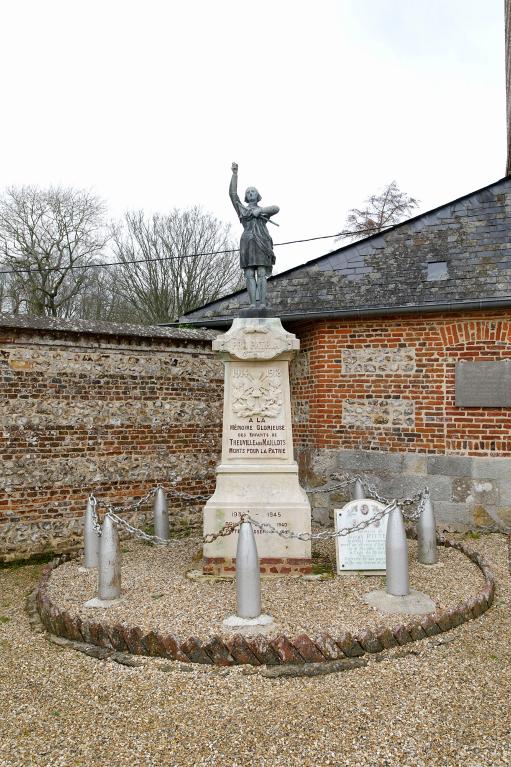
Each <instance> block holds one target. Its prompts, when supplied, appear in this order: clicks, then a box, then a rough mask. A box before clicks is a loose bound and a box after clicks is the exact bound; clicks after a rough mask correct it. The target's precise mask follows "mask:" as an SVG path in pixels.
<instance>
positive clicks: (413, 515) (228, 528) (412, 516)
mask: <svg viewBox="0 0 511 767" xmlns="http://www.w3.org/2000/svg"><path fill="white" fill-rule="evenodd" d="M357 481H359V482H361V483H362V485H363V487H364V491H365V492H366V493H367V494H368V495H369V496H370V497H371V498H372V499H374V500H376V501H378V502H379V503H382V504H383V505H384V508H383V509H380V511H378V512H377V513H376V514H375V515H373V516H372V517H371V518H370V519H369V520H361V521H360V522H358V523H357V524H356V525H353V526H351V527H343V528H341V529H340V530H322V531H320V532H318V533H312V532H311V533H309V532H302V533H296V532H292V531H290V530H279V529H278V528H276V527H274V526H273V525H272V524H271V523H270V522H260V521H259V520H257V519H254V518H253V517H251V516H250V515H249V514H242V515H241V519H240V521H239V522H226V523H225V524H224V525H223V527H222V528H221V529H220V530H218V531H217V532H216V533H208V534H207V535H204V536H203V537H202V541H203V543H213V541H215V540H216V539H217V538H222V537H225V536H228V535H232V534H233V533H235V532H236V531H237V530H238V528H239V526H240V525H241V523H242V522H243V521H249V522H251V524H253V525H254V526H255V527H257V528H259V529H260V530H262V531H263V532H265V533H268V534H275V535H279V536H280V537H281V538H285V539H297V540H300V541H311V540H329V539H331V538H339V537H343V536H345V535H350V534H351V533H356V532H360V531H361V530H364V529H365V528H366V527H369V526H370V525H372V524H374V522H378V521H380V520H382V519H383V518H384V517H385V516H387V514H389V513H390V512H391V511H392V510H393V509H395V508H400V510H401V512H402V514H403V517H405V519H407V520H408V521H410V522H416V521H417V520H418V519H419V517H420V515H421V514H422V511H423V509H424V504H425V502H426V499H427V498H428V497H429V490H428V488H427V487H426V488H424V490H421V491H419V492H418V493H416V494H415V495H414V496H412V497H410V498H402V499H393V500H389V499H387V498H384V497H383V496H381V495H380V494H379V492H378V490H377V489H376V487H375V486H374V485H370V484H368V483H366V482H364V480H363V479H362V478H361V477H359V476H356V477H350V478H347V479H343V480H342V481H340V482H337V483H335V484H333V485H323V486H322V487H319V488H306V492H308V493H320V492H322V493H325V492H331V491H332V490H338V489H341V488H346V487H349V486H350V485H353V484H354V483H355V482H357ZM160 487H162V485H157V486H156V487H155V488H153V489H152V490H149V492H148V493H146V494H145V495H144V496H143V497H142V498H140V499H139V500H138V501H136V502H135V503H133V504H127V505H124V506H113V505H112V504H109V503H104V502H103V503H102V504H101V505H102V506H103V507H104V508H105V509H106V513H107V514H108V516H110V517H111V518H112V519H113V521H114V522H115V523H116V524H117V525H118V526H119V527H120V528H122V529H123V530H125V531H126V532H127V533H129V534H130V535H133V536H134V537H135V538H138V539H140V540H143V541H146V542H148V543H154V544H156V545H160V546H168V545H169V544H170V543H173V542H174V540H173V539H166V538H160V537H159V536H157V535H151V534H149V533H146V532H144V530H141V529H140V528H138V527H135V526H134V525H131V524H130V523H129V522H127V520H125V519H123V518H122V517H120V516H119V513H118V512H121V513H122V512H136V511H138V509H139V508H140V507H141V506H142V505H143V504H144V503H147V501H148V500H149V499H150V498H152V497H153V496H154V495H155V494H156V492H157V491H158V489H159V488H160ZM168 494H169V495H174V496H178V497H181V498H187V499H194V500H198V499H201V500H202V499H204V500H206V499H208V498H209V495H196V496H194V495H191V494H190V493H184V492H179V491H172V490H170V491H168ZM90 500H91V501H92V503H93V525H94V529H95V531H96V532H98V533H99V534H100V535H101V526H100V524H99V519H98V515H97V507H98V506H99V503H98V501H97V499H96V497H95V496H94V495H93V494H91V495H90ZM414 505H416V506H417V508H416V509H415V510H414V511H412V510H410V511H405V507H406V508H407V509H408V508H409V507H410V506H414Z"/></svg>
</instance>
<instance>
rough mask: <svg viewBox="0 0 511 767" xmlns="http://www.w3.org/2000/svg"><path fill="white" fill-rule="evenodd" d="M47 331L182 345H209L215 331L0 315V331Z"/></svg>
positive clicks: (22, 315) (215, 333) (24, 315)
mask: <svg viewBox="0 0 511 767" xmlns="http://www.w3.org/2000/svg"><path fill="white" fill-rule="evenodd" d="M1 328H16V329H19V330H25V329H26V330H49V331H52V332H60V333H80V334H92V335H108V336H137V337H139V338H168V339H171V340H172V339H176V340H183V341H210V340H212V339H213V338H216V336H217V335H218V333H217V332H216V331H215V330H208V329H206V328H175V327H161V326H160V325H130V324H127V323H122V322H92V321H90V320H64V319H60V317H32V316H30V315H26V314H21V315H15V314H5V313H0V329H1Z"/></svg>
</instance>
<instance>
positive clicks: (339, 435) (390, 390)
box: [292, 311, 511, 524]
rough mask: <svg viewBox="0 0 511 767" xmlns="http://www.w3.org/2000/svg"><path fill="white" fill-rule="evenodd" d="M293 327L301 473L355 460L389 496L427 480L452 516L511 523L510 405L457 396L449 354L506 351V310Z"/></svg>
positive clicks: (501, 354)
mask: <svg viewBox="0 0 511 767" xmlns="http://www.w3.org/2000/svg"><path fill="white" fill-rule="evenodd" d="M292 329H293V330H294V332H296V333H297V335H299V337H300V339H301V345H302V350H301V352H300V356H299V358H298V360H297V361H296V362H295V363H294V364H293V372H292V391H293V398H294V421H295V425H294V429H295V442H296V448H297V452H298V456H299V459H300V463H301V467H302V471H303V472H304V473H305V476H307V477H308V480H309V481H313V482H320V481H324V480H325V479H326V478H327V476H328V475H329V473H330V472H331V471H333V470H340V469H342V470H346V471H349V472H351V473H353V472H354V471H356V470H357V468H358V469H359V470H360V471H364V470H366V472H367V473H368V476H369V475H370V477H371V478H372V479H373V480H375V481H378V482H379V483H380V484H381V486H382V489H386V490H387V492H388V493H389V494H390V495H392V494H395V493H398V494H406V493H408V492H412V491H414V490H415V489H417V487H419V486H421V483H422V485H424V484H429V485H430V487H431V488H432V491H433V496H434V498H436V501H437V507H438V510H439V511H441V512H442V513H443V515H444V517H445V518H446V519H448V520H450V521H453V522H462V523H466V524H472V523H474V524H486V523H488V524H491V523H492V521H493V520H494V519H495V518H498V519H500V520H506V521H511V459H510V458H508V457H509V456H511V409H510V408H461V407H456V405H455V365H456V362H457V361H459V360H469V361H475V360H479V361H483V360H484V361H493V360H499V359H511V312H509V311H496V312H492V313H490V312H487V313H482V312H477V313H471V314H461V313H460V314H430V315H427V314H426V315H422V316H420V317H419V316H409V315H406V316H401V317H400V316H392V317H390V316H389V317H378V318H376V317H375V318H366V319H346V320H339V321H316V322H315V323H303V324H301V325H299V326H296V325H294V326H293V328H292ZM396 454H399V455H396ZM323 500H324V499H323ZM330 500H331V499H329V500H328V504H327V503H325V506H327V505H331V504H330ZM340 500H342V499H337V502H339V501H340ZM318 501H319V502H320V503H321V498H319V499H318ZM333 503H335V499H333Z"/></svg>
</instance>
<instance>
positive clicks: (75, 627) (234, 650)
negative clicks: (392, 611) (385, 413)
mask: <svg viewBox="0 0 511 767" xmlns="http://www.w3.org/2000/svg"><path fill="white" fill-rule="evenodd" d="M437 542H438V544H439V545H441V546H446V547H450V548H454V549H457V550H458V551H460V552H461V553H463V554H464V555H465V556H466V557H468V558H469V559H470V560H471V561H472V562H473V563H474V564H475V565H476V566H477V567H478V568H479V570H480V571H481V573H482V575H483V577H484V581H485V585H484V587H483V588H482V589H481V590H479V591H478V592H477V593H476V594H475V595H474V596H473V597H471V598H470V599H468V600H465V601H463V602H460V603H459V604H457V605H454V606H452V607H450V608H448V609H445V610H437V611H436V612H434V613H430V614H428V615H425V616H419V617H414V618H413V619H412V620H410V621H409V622H407V623H399V624H397V625H396V626H394V627H393V628H381V629H375V630H371V629H367V628H362V629H360V630H359V631H358V632H357V633H356V634H355V635H352V634H351V633H349V632H342V633H340V634H339V635H336V636H331V635H330V634H327V633H318V634H316V635H314V636H312V637H309V636H308V635H307V634H299V635H298V636H293V637H287V636H284V635H280V636H277V637H275V638H269V637H265V636H264V635H254V636H250V635H241V634H233V635H232V636H231V637H229V638H225V637H220V636H212V637H209V638H208V639H207V640H200V639H198V638H197V637H194V636H189V637H184V638H183V637H178V636H175V635H173V634H160V633H159V632H157V631H149V632H143V631H142V629H141V628H140V627H139V626H125V625H124V624H120V623H119V624H115V625H109V624H108V623H107V622H104V621H83V620H82V619H81V618H80V617H78V616H71V615H70V613H69V612H67V611H66V610H62V609H60V608H59V607H58V605H56V604H54V603H52V601H51V600H50V597H49V595H48V588H47V587H48V581H49V579H50V575H51V572H52V570H53V569H54V568H55V567H58V566H59V565H60V564H62V563H63V562H65V561H68V559H69V558H70V555H68V554H64V555H63V556H61V557H59V558H58V559H55V560H54V561H53V562H52V563H50V564H49V565H47V566H46V567H45V568H44V570H43V575H42V578H41V580H40V582H39V584H38V586H37V589H36V594H35V603H36V608H37V611H38V613H39V616H40V619H41V621H42V624H43V625H44V627H45V628H46V630H47V631H48V632H50V634H53V635H56V636H59V637H64V638H65V639H68V640H70V641H71V642H73V643H86V644H89V645H94V646H97V647H100V648H104V649H105V650H107V651H111V652H122V653H131V654H133V655H147V656H152V657H163V658H167V659H170V660H178V661H182V662H188V663H203V664H215V665H219V666H233V665H240V664H250V665H252V666H260V665H281V664H304V663H322V662H326V661H337V660H339V659H343V658H354V657H357V656H360V655H364V654H365V653H379V652H382V651H383V650H387V649H390V648H392V647H397V646H398V645H405V644H408V643H409V642H414V641H417V640H419V639H425V638H426V637H431V636H434V635H436V634H440V633H442V632H444V631H449V630H450V629H453V628H456V627H457V626H460V625H461V624H462V623H465V622H466V621H469V620H472V619H474V618H478V617H479V616H480V615H482V614H483V613H484V612H485V611H486V610H487V609H488V608H489V607H490V606H491V605H492V603H493V598H494V594H495V578H494V575H493V573H492V571H491V569H490V567H489V565H488V563H487V562H486V560H485V559H484V558H483V557H482V555H481V554H479V553H478V552H477V551H473V550H471V549H469V548H468V547H466V546H465V545H464V544H463V543H461V542H459V541H455V540H451V539H448V538H445V537H443V536H440V535H439V536H437Z"/></svg>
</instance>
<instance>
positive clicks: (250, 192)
mask: <svg viewBox="0 0 511 767" xmlns="http://www.w3.org/2000/svg"><path fill="white" fill-rule="evenodd" d="M260 200H261V195H260V194H259V192H258V191H257V189H256V188H255V186H249V187H247V190H246V192H245V202H248V203H251V202H259V201H260Z"/></svg>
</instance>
